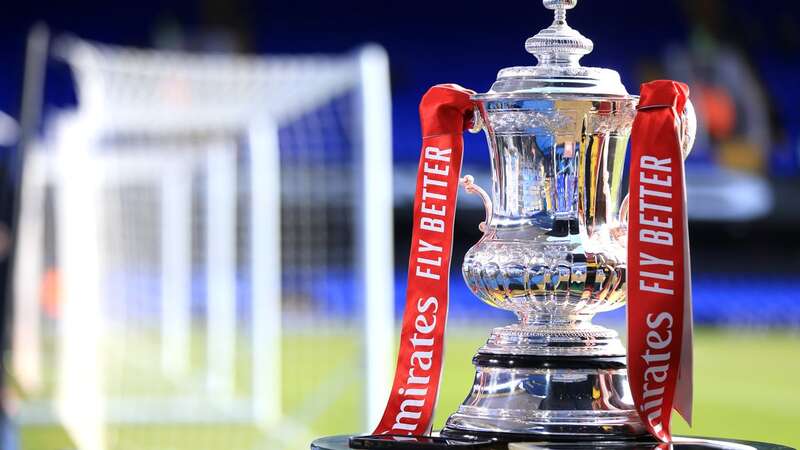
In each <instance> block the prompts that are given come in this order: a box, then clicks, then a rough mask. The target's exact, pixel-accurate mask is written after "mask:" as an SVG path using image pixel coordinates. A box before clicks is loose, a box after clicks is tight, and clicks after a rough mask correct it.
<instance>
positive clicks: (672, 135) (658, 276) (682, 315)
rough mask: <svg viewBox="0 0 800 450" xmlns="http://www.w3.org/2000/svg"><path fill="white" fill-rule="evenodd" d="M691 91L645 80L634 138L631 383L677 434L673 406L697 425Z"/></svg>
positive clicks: (639, 404) (649, 413)
mask: <svg viewBox="0 0 800 450" xmlns="http://www.w3.org/2000/svg"><path fill="white" fill-rule="evenodd" d="M688 96H689V88H688V87H687V86H686V85H685V84H683V83H678V82H675V81H654V82H651V83H646V84H643V85H642V92H641V99H640V100H639V108H638V109H639V111H638V113H637V114H636V119H635V120H634V123H633V131H632V135H631V172H630V194H629V195H630V203H629V223H628V380H629V382H630V387H631V391H632V393H633V399H634V404H635V406H636V410H637V412H638V413H639V416H640V417H641V419H642V421H643V422H644V423H645V426H646V427H647V429H648V430H649V431H650V433H651V434H652V435H653V436H655V437H656V438H658V439H660V440H661V441H663V442H669V441H671V439H672V435H671V431H670V418H671V413H672V408H673V406H674V407H675V409H676V410H678V412H679V413H680V414H681V415H682V416H683V417H684V418H685V419H686V421H687V422H690V423H691V402H692V378H691V373H692V367H691V366H692V350H691V332H692V325H691V280H690V269H689V250H688V248H689V239H688V226H687V220H686V219H687V218H686V188H685V186H686V183H685V178H684V171H683V152H682V147H681V144H682V129H681V122H680V117H681V116H680V114H681V113H682V112H683V109H684V106H685V105H686V102H687V100H688Z"/></svg>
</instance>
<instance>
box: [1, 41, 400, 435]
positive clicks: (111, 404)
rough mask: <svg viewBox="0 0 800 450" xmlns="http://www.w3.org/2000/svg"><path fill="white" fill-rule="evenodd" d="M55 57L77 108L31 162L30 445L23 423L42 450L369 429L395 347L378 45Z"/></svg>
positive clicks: (19, 282)
mask: <svg viewBox="0 0 800 450" xmlns="http://www.w3.org/2000/svg"><path fill="white" fill-rule="evenodd" d="M55 48H56V54H57V56H58V57H59V58H61V59H63V60H64V61H66V62H67V63H68V64H69V66H70V67H71V69H72V71H73V74H74V78H75V81H76V91H77V94H78V107H77V109H75V110H71V111H61V112H59V113H58V114H56V115H53V116H52V117H51V118H50V120H49V121H48V122H47V127H46V133H45V136H44V137H43V138H42V140H41V141H39V142H36V143H35V144H33V145H32V146H31V148H29V149H28V152H27V156H26V160H25V167H24V174H23V186H22V196H21V208H20V213H19V214H20V216H19V221H18V223H19V227H18V232H17V240H18V244H17V245H18V249H17V252H16V255H17V256H16V261H15V273H14V305H15V307H14V333H13V344H12V345H13V352H12V372H13V376H14V379H15V382H16V385H17V386H19V390H20V393H19V395H18V396H17V402H16V410H15V414H14V415H15V418H16V421H17V422H18V423H19V424H20V426H21V429H22V437H23V445H25V444H26V438H25V437H26V434H25V433H26V431H25V430H26V427H36V428H35V429H36V437H35V439H34V438H33V437H31V439H29V440H28V441H29V442H35V443H36V447H37V448H46V447H47V446H52V448H64V447H65V446H67V445H70V443H65V442H62V441H59V436H63V435H64V434H65V433H63V432H62V431H65V432H66V435H67V436H68V438H69V440H70V441H71V444H72V445H74V446H75V447H77V448H80V449H85V450H102V449H112V448H136V449H150V448H153V449H155V448H159V449H162V448H169V449H183V448H187V449H188V448H192V449H205V448H208V449H218V448H229V449H236V448H247V449H250V448H270V449H273V448H287V449H288V448H292V449H296V448H302V447H305V446H306V445H307V444H308V441H309V440H310V439H311V438H313V437H314V436H315V435H317V434H322V433H335V432H337V431H340V430H353V431H358V430H363V429H366V428H367V423H368V422H369V421H372V420H374V419H375V418H376V417H377V415H378V414H379V413H380V406H381V403H382V402H383V400H384V396H385V395H386V394H387V392H385V391H386V387H387V386H388V385H389V381H390V370H391V365H392V361H391V355H392V354H393V352H394V347H393V334H394V333H393V330H394V321H393V315H392V314H393V312H392V311H393V300H394V294H393V285H394V282H393V276H394V273H393V267H392V233H391V223H392V222H391V211H392V209H391V208H392V197H391V136H390V133H391V130H390V113H389V108H390V105H389V86H388V68H387V60H386V56H385V54H384V52H383V50H382V49H380V48H379V47H375V46H371V47H365V48H363V49H362V50H360V51H358V52H355V53H353V54H347V55H337V56H323V55H314V56H271V57H239V56H230V55H196V54H185V53H176V52H163V51H153V50H139V49H130V48H121V47H113V46H107V45H102V44H97V43H92V42H88V41H83V40H77V39H74V38H73V39H69V40H63V41H60V42H59V43H58V45H57V46H56V47H55ZM48 433H49V434H48ZM31 434H33V433H31ZM48 436H49V437H48ZM43 445H44V446H43ZM31 446H33V445H32V444H31Z"/></svg>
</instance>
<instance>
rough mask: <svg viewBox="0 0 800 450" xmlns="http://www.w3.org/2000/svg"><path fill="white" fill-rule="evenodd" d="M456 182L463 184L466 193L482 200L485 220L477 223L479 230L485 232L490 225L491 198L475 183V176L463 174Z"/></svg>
mask: <svg viewBox="0 0 800 450" xmlns="http://www.w3.org/2000/svg"><path fill="white" fill-rule="evenodd" d="M458 182H459V184H461V186H464V190H465V191H467V193H469V194H475V195H477V196H479V197H480V198H481V201H483V208H484V209H485V210H486V220H484V221H483V222H481V223H480V224H479V225H478V229H479V230H481V232H482V233H483V234H486V233H487V232H488V231H489V227H490V226H491V225H492V200H491V199H490V198H489V194H487V193H486V191H484V190H483V188H482V187H480V186H478V185H477V184H475V178H474V177H473V176H472V175H464V176H463V177H462V178H461V179H459V180H458Z"/></svg>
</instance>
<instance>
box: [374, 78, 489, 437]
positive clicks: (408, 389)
mask: <svg viewBox="0 0 800 450" xmlns="http://www.w3.org/2000/svg"><path fill="white" fill-rule="evenodd" d="M472 94H474V92H472V91H469V90H467V89H464V88H462V87H460V86H458V85H454V84H446V85H438V86H434V87H432V88H431V89H430V90H429V91H428V92H427V93H426V94H425V96H424V97H422V102H421V103H420V105H419V113H420V120H421V122H422V136H423V138H422V151H421V154H420V160H419V169H418V172H417V190H416V196H415V198H414V231H413V233H412V236H411V256H410V259H409V264H408V288H407V290H406V305H405V312H404V313H403V329H402V332H401V335H400V352H399V355H398V357H397V369H396V372H395V376H394V383H393V385H392V391H391V393H390V395H389V402H388V404H387V405H386V410H385V411H384V413H383V418H382V419H381V421H380V423H379V424H378V427H377V428H375V431H374V432H373V434H403V435H421V434H426V433H428V432H429V431H430V429H431V426H432V425H433V413H434V409H435V406H436V400H437V398H438V392H439V381H440V378H441V373H442V359H443V356H444V355H443V353H444V331H445V324H446V321H447V304H448V297H449V294H450V289H449V288H450V256H451V253H452V249H453V222H454V219H455V213H456V198H457V195H458V179H459V175H460V173H461V161H462V155H463V151H464V140H463V136H462V132H463V131H464V129H466V128H468V126H469V125H470V121H471V119H472V111H473V104H472V102H471V101H470V95H472Z"/></svg>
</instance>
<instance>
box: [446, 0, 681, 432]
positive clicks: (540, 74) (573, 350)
mask: <svg viewBox="0 0 800 450" xmlns="http://www.w3.org/2000/svg"><path fill="white" fill-rule="evenodd" d="M576 4H577V0H544V5H545V7H547V8H549V9H552V10H554V11H555V21H554V22H553V24H552V25H551V26H550V27H549V28H546V29H544V30H542V31H541V32H539V33H538V34H537V35H535V36H533V37H531V38H529V39H528V40H527V42H526V43H525V48H526V49H527V50H528V52H530V53H532V54H533V55H534V56H536V58H537V59H538V65H536V66H531V67H510V68H506V69H503V70H501V71H500V73H499V75H498V78H497V81H496V82H495V83H494V84H493V85H492V88H491V89H490V90H489V92H487V93H485V94H477V95H473V96H472V100H473V101H474V102H475V104H476V105H477V110H478V111H479V117H478V118H477V119H476V121H475V122H476V123H477V125H482V128H483V130H484V131H485V132H486V136H487V138H488V142H489V147H490V156H491V165H492V196H491V200H489V197H488V195H485V194H483V193H482V192H481V189H480V188H478V187H477V186H474V185H473V184H472V183H471V179H469V178H468V179H467V180H465V184H466V185H467V189H468V190H469V191H472V192H477V193H479V194H482V195H481V196H482V197H483V198H484V202H485V203H486V209H487V219H486V222H485V223H484V224H482V225H481V227H482V230H483V231H484V235H483V237H482V238H481V239H480V241H479V242H478V243H477V244H476V245H475V246H473V247H472V248H471V249H470V250H469V251H468V252H467V254H466V256H465V258H464V265H463V267H462V270H463V275H464V280H465V281H466V283H467V285H468V286H469V288H470V290H471V291H472V292H473V293H474V294H475V295H476V296H477V297H478V298H480V299H481V300H483V301H484V302H486V303H488V304H489V305H491V306H494V307H497V308H501V309H505V310H508V311H512V312H514V313H515V314H516V315H517V317H518V318H519V322H518V323H516V324H513V325H509V326H505V327H500V328H495V329H494V330H492V332H491V335H490V336H489V339H488V341H487V342H486V344H485V345H484V346H483V347H481V348H480V350H479V351H478V353H477V355H476V356H475V357H474V359H473V363H474V364H475V367H476V375H475V379H474V384H473V386H472V390H471V391H470V392H469V394H468V395H467V398H466V399H465V400H464V402H463V404H462V405H461V406H460V407H459V408H458V411H456V412H455V413H454V414H452V415H451V416H450V418H449V419H448V420H447V424H446V426H445V428H444V430H443V432H442V434H443V435H445V436H476V437H497V436H499V437H502V438H509V437H510V438H515V437H516V438H522V439H524V438H529V437H530V436H531V435H544V436H551V437H559V436H561V437H569V438H580V437H631V436H638V435H642V434H646V432H647V430H646V428H645V426H644V424H643V421H642V420H641V419H640V417H639V414H638V413H637V411H636V410H635V409H634V405H633V398H632V394H631V390H630V388H629V383H628V371H627V367H626V358H625V356H626V355H625V348H624V347H623V345H622V343H621V342H620V339H619V337H618V334H617V332H615V331H613V330H610V329H608V328H605V327H602V326H599V325H594V324H592V322H591V320H592V317H593V316H594V315H595V314H597V313H602V312H605V311H611V310H615V309H617V308H620V307H622V306H623V305H624V304H625V302H626V283H627V281H628V267H629V266H628V264H627V262H628V261H627V254H628V253H627V238H628V233H627V231H628V199H627V197H626V195H625V194H626V192H627V190H628V186H627V181H628V180H627V177H625V176H624V175H625V173H624V167H625V159H626V152H627V146H628V138H629V136H630V134H631V128H632V125H633V123H634V117H635V116H636V113H637V103H638V100H639V99H638V97H635V96H631V95H629V94H628V92H627V91H626V89H625V87H624V86H623V85H622V83H621V82H620V77H619V75H618V74H617V72H615V71H613V70H610V69H601V68H592V67H583V66H581V65H580V63H579V60H580V58H581V57H582V56H583V55H586V54H588V53H589V52H591V51H592V48H593V44H592V41H590V40H589V39H587V38H585V37H584V36H583V35H581V34H580V33H579V32H578V31H576V30H574V29H572V28H571V27H569V26H568V25H567V23H566V18H565V16H566V10H568V9H571V8H573V7H574V6H575V5H576ZM679 119H680V120H681V121H682V122H681V124H680V125H679V126H678V130H679V132H680V133H682V134H684V136H681V140H680V144H681V145H682V153H683V156H684V157H685V155H686V154H688V152H689V150H690V148H691V145H692V141H693V136H694V129H695V121H694V115H693V111H692V108H691V104H690V103H689V102H688V101H687V102H686V106H685V109H684V110H683V113H682V114H681V117H680V118H679ZM675 163H679V164H682V162H675ZM634 194H635V195H638V194H639V193H632V195H634ZM676 228H677V229H678V230H680V226H676Z"/></svg>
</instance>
